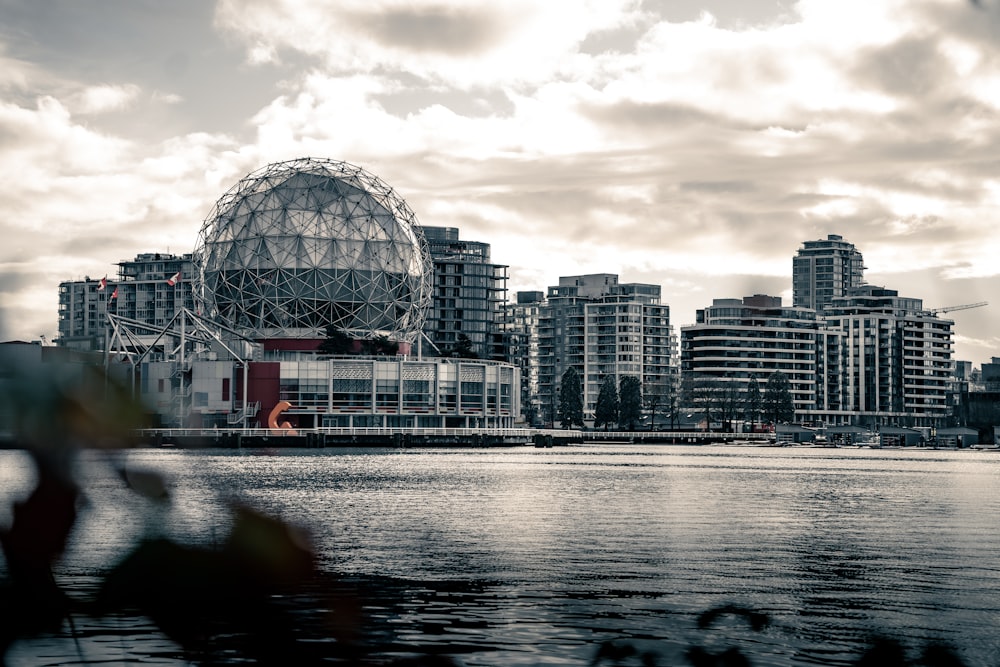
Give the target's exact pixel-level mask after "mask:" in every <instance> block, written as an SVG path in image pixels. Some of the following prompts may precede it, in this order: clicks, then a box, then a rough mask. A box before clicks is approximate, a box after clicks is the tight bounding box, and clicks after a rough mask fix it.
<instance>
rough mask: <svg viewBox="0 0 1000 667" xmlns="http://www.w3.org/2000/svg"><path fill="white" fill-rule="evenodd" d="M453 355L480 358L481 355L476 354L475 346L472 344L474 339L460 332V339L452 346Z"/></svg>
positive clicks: (462, 357) (460, 357)
mask: <svg viewBox="0 0 1000 667" xmlns="http://www.w3.org/2000/svg"><path fill="white" fill-rule="evenodd" d="M451 356H452V357H455V358H458V359H478V358H479V355H478V354H476V350H475V348H474V347H473V346H472V340H471V339H470V338H469V337H468V336H466V335H465V334H464V333H460V334H458V339H457V340H456V341H455V345H453V346H452V348H451Z"/></svg>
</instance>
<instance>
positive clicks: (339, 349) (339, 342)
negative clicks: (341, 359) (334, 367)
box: [316, 324, 354, 354]
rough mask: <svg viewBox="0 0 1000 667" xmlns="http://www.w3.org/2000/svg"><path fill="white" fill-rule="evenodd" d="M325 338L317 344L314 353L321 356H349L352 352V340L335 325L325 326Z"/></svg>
mask: <svg viewBox="0 0 1000 667" xmlns="http://www.w3.org/2000/svg"><path fill="white" fill-rule="evenodd" d="M324 334H325V335H326V338H324V339H323V341H322V342H321V343H320V344H319V347H317V348H316V351H317V352H319V353H321V354H351V353H352V352H354V340H353V339H352V338H351V337H350V336H348V335H347V334H346V333H344V331H343V330H342V329H341V328H340V327H338V326H337V325H335V324H328V325H326V329H325V330H324Z"/></svg>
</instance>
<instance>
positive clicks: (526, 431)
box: [139, 426, 775, 442]
mask: <svg viewBox="0 0 1000 667" xmlns="http://www.w3.org/2000/svg"><path fill="white" fill-rule="evenodd" d="M294 430H295V432H296V434H297V435H299V436H307V435H309V434H319V435H330V436H346V437H351V436H358V437H376V438H386V439H392V437H393V436H396V435H409V436H417V437H428V438H440V439H443V438H471V437H473V436H483V435H485V436H494V437H502V438H511V439H514V438H518V439H521V438H527V439H531V438H534V437H535V436H536V435H549V436H552V437H553V438H555V439H557V440H567V439H568V440H582V441H589V442H599V441H629V442H631V441H641V440H661V441H662V440H673V441H690V442H700V441H705V440H713V441H718V440H744V441H755V442H767V441H769V440H772V439H774V437H775V435H774V434H773V433H715V432H706V431H580V430H576V429H542V428H499V427H497V428H489V427H484V428H421V427H354V428H349V427H329V426H324V427H316V428H296V429H294ZM139 434H140V435H142V436H148V437H153V436H157V435H161V436H163V437H171V436H173V437H199V438H213V437H222V436H224V435H230V434H233V435H241V436H250V437H268V436H271V437H274V436H280V435H286V434H287V432H286V431H285V430H283V429H270V428H162V429H144V430H142V431H139Z"/></svg>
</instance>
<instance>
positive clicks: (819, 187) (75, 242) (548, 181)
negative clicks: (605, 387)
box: [0, 0, 1000, 364]
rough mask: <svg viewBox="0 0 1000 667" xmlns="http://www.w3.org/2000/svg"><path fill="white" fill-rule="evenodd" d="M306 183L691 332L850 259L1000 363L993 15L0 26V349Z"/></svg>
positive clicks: (336, 17)
mask: <svg viewBox="0 0 1000 667" xmlns="http://www.w3.org/2000/svg"><path fill="white" fill-rule="evenodd" d="M303 156H314V157H324V158H332V159H337V160H345V161H348V162H351V163H354V164H357V165H359V166H362V167H364V168H365V169H367V170H368V171H370V172H372V173H374V174H376V175H377V176H379V177H380V178H382V179H383V180H384V181H386V182H387V183H388V184H389V185H391V186H392V187H393V188H395V189H396V191H397V192H398V193H399V194H400V195H402V196H403V197H404V198H405V199H406V200H407V202H408V203H409V204H410V206H411V208H413V210H414V211H415V212H416V214H417V217H418V219H419V220H420V222H422V223H423V224H427V225H444V226H454V227H458V228H459V229H460V230H461V234H462V237H463V238H466V239H470V240H477V241H486V242H488V243H491V244H492V248H493V260H494V261H495V262H497V263H501V264H507V265H509V266H510V276H511V280H510V288H511V289H512V290H531V289H538V290H544V289H545V288H546V287H547V286H549V285H554V284H557V283H558V279H559V276H562V275H575V274H581V273H602V272H611V273H618V274H619V275H620V279H621V281H622V282H653V283H657V284H660V285H662V286H663V292H664V300H665V301H666V302H667V303H669V304H670V305H671V310H672V320H673V323H674V325H675V326H677V327H680V326H683V325H685V324H691V323H693V322H694V311H695V309H696V308H700V307H703V306H706V305H708V304H710V303H711V301H712V299H714V298H726V297H741V296H744V295H749V294H755V293H766V294H773V295H782V296H783V297H785V300H786V302H788V303H790V302H791V268H792V256H793V255H794V254H795V252H796V250H797V249H798V248H799V247H800V246H801V244H802V242H803V241H806V240H812V239H818V238H825V237H826V235H827V234H831V233H833V234H841V235H842V236H844V237H845V239H847V240H848V241H851V242H853V243H854V244H856V245H857V246H858V248H859V249H860V250H861V251H862V252H863V253H864V257H865V264H866V266H867V267H868V269H867V272H866V278H867V279H868V282H871V283H874V284H878V285H884V286H886V287H890V288H892V289H897V290H899V292H900V294H902V295H904V296H912V297H917V298H922V299H923V300H924V304H925V306H927V307H929V308H938V307H947V306H953V305H957V304H964V303H970V302H976V301H990V300H992V301H994V302H995V303H992V304H991V305H990V306H989V307H986V308H977V309H970V310H964V311H955V312H952V313H949V314H948V315H947V317H950V318H952V319H954V320H955V322H956V325H955V330H956V333H957V335H956V356H957V357H958V358H961V359H970V360H972V361H974V362H976V363H977V364H978V363H980V362H982V361H988V360H989V358H990V357H991V356H992V355H994V354H995V355H998V356H1000V316H998V315H997V314H996V313H997V309H998V308H1000V299H997V298H996V297H995V294H996V292H997V288H998V287H1000V231H998V223H1000V0H979V2H972V1H971V0H837V1H836V2H830V1H829V0H800V1H798V2H795V1H793V0H546V1H545V2H536V1H535V0H507V1H506V2H502V3H499V2H487V1H486V0H483V1H481V2H454V0H431V1H429V2H425V1H423V0H338V1H337V2H326V1H324V0H219V1H218V2H215V3H212V2H209V1H208V0H174V1H172V2H160V1H159V0H156V1H154V0H38V1H33V2H26V1H24V0H0V176H2V178H0V229H2V236H3V242H2V243H0V263H2V269H0V307H2V311H0V338H2V339H3V340H7V339H12V338H14V339H25V340H31V339H37V338H38V337H39V335H42V334H44V335H45V336H46V337H47V338H49V339H50V340H51V339H52V338H55V336H56V332H57V303H58V298H57V290H58V284H59V282H60V281H64V280H74V279H81V278H83V277H84V276H91V277H100V276H103V275H105V274H111V275H112V276H113V275H114V272H115V269H116V267H115V263H116V262H118V261H120V260H122V259H128V258H132V257H134V256H135V255H136V254H137V253H140V252H156V251H169V252H173V253H177V254H180V253H185V252H190V251H191V250H192V249H193V247H194V245H195V240H196V236H197V232H198V229H199V227H200V224H201V221H202V220H203V219H204V218H205V217H206V216H207V215H208V213H209V211H210V210H211V207H212V205H213V203H214V202H215V200H216V199H217V198H218V197H219V196H220V195H221V194H222V193H223V192H225V190H227V189H228V188H229V187H230V186H232V185H233V184H234V183H236V181H238V180H239V179H240V178H241V177H242V176H243V175H245V174H246V173H248V172H250V171H252V170H255V169H257V168H259V167H262V166H264V165H266V164H268V163H270V162H275V161H279V160H286V159H291V158H296V157H303Z"/></svg>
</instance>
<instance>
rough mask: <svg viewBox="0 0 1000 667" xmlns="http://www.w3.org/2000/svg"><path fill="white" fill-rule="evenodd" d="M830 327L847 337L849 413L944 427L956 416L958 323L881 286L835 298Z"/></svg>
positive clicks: (862, 418) (844, 381)
mask: <svg viewBox="0 0 1000 667" xmlns="http://www.w3.org/2000/svg"><path fill="white" fill-rule="evenodd" d="M826 325H827V327H828V328H829V329H831V330H835V331H839V332H840V333H841V334H842V336H843V343H842V353H841V362H842V363H841V369H840V385H841V392H842V399H841V400H842V412H841V413H840V414H847V415H850V416H851V417H852V418H853V420H854V421H857V422H860V423H866V424H868V423H870V424H876V423H879V424H900V425H905V426H937V425H938V421H939V420H940V419H942V418H944V417H946V416H947V415H948V413H949V410H950V408H949V406H948V384H949V381H950V378H951V376H952V368H953V361H952V326H953V325H954V322H953V321H952V320H946V319H942V318H940V317H938V316H937V315H936V314H935V313H933V312H931V311H928V310H925V309H924V307H923V302H922V301H921V300H920V299H913V298H906V297H901V296H899V293H898V292H896V291H895V290H891V289H886V288H884V287H876V286H874V285H864V286H862V287H858V288H854V289H852V290H851V292H850V294H848V295H847V296H844V297H840V298H837V299H834V300H833V301H832V302H831V303H830V304H829V305H828V306H827V310H826Z"/></svg>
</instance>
